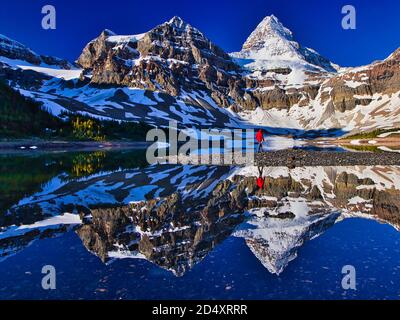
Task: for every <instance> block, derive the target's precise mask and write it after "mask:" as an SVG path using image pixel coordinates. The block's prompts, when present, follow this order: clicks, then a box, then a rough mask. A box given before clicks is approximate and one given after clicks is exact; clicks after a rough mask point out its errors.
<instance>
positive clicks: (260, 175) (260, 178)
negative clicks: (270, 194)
mask: <svg viewBox="0 0 400 320" xmlns="http://www.w3.org/2000/svg"><path fill="white" fill-rule="evenodd" d="M263 171H264V168H263V167H258V178H257V186H258V188H259V189H260V190H262V189H263V188H264V184H265V179H264V178H263Z"/></svg>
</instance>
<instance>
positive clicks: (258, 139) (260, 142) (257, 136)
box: [256, 129, 265, 152]
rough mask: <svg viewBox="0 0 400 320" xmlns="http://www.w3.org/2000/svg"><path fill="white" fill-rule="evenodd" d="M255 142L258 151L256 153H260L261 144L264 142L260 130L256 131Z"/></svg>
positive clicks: (262, 133)
mask: <svg viewBox="0 0 400 320" xmlns="http://www.w3.org/2000/svg"><path fill="white" fill-rule="evenodd" d="M256 140H257V142H258V150H257V152H260V151H262V144H263V142H264V141H265V139H264V132H263V130H262V129H260V130H258V132H257V134H256Z"/></svg>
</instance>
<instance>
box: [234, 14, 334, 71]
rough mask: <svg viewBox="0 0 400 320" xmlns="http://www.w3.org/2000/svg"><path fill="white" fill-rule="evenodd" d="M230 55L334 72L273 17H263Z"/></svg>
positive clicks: (330, 64) (327, 61)
mask: <svg viewBox="0 0 400 320" xmlns="http://www.w3.org/2000/svg"><path fill="white" fill-rule="evenodd" d="M232 55H233V56H234V57H236V58H242V59H254V60H264V61H287V62H288V64H291V63H293V62H296V63H297V62H300V63H301V64H304V63H305V64H310V65H313V66H315V67H317V68H320V69H321V68H322V69H323V70H325V71H328V72H335V67H334V66H333V64H332V63H331V62H330V61H329V60H327V59H325V58H324V57H322V56H321V55H320V54H318V53H317V52H316V51H315V50H313V49H309V48H306V47H302V46H301V45H300V44H299V43H298V42H296V41H295V39H294V36H293V33H292V31H290V30H289V29H288V28H286V27H285V26H284V25H283V24H282V23H281V22H280V21H279V19H278V18H277V17H276V16H274V15H271V16H267V17H265V18H264V19H263V20H262V21H261V22H260V24H259V25H258V26H257V27H256V29H255V30H254V31H253V32H252V33H251V34H250V36H249V37H248V38H247V40H246V41H245V43H244V45H243V47H242V50H241V51H240V52H237V53H233V54H232Z"/></svg>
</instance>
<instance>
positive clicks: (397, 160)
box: [256, 150, 400, 167]
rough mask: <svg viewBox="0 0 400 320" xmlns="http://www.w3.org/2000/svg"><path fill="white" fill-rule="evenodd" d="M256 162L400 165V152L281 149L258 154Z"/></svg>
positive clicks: (295, 164)
mask: <svg viewBox="0 0 400 320" xmlns="http://www.w3.org/2000/svg"><path fill="white" fill-rule="evenodd" d="M256 164H257V165H259V166H266V167H268V166H289V167H304V166H356V165H363V166H374V165H400V153H395V152H393V153H392V152H334V151H329V152H327V151H304V150H281V151H273V152H263V153H259V154H257V155H256Z"/></svg>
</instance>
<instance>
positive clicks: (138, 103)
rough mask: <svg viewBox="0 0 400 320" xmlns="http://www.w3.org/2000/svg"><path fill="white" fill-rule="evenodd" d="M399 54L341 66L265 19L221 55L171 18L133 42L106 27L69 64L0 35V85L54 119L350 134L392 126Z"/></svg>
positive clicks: (396, 114) (399, 91) (274, 21)
mask: <svg viewBox="0 0 400 320" xmlns="http://www.w3.org/2000/svg"><path fill="white" fill-rule="evenodd" d="M399 63H400V61H399V51H396V52H394V53H393V54H392V55H391V56H390V57H388V58H387V59H386V60H384V61H380V62H375V63H372V64H371V65H368V66H364V67H357V68H340V67H339V66H337V65H335V64H333V63H332V62H330V61H329V60H328V59H326V58H324V57H323V56H322V55H320V54H319V53H317V52H316V51H315V50H313V49H309V48H306V47H304V46H302V45H301V44H299V43H298V42H296V40H295V37H294V35H293V33H292V32H291V31H290V30H289V29H287V28H286V27H285V26H284V25H283V24H282V23H281V22H280V21H279V20H278V19H277V18H276V17H275V16H268V17H266V18H265V19H264V20H263V21H262V22H261V23H260V24H259V25H258V26H257V28H256V29H255V30H254V32H252V34H251V35H250V36H249V38H248V39H247V40H246V42H245V43H244V45H243V48H242V50H241V51H240V52H236V53H232V54H231V55H228V54H227V53H225V52H224V51H223V50H222V49H220V48H219V47H218V46H216V45H215V44H213V43H212V42H211V41H210V40H209V39H207V37H206V36H205V35H204V34H203V33H201V32H200V31H199V30H197V29H196V28H194V27H193V26H191V25H190V24H188V23H187V22H185V21H183V20H182V19H181V18H179V17H174V18H172V19H171V20H170V21H167V22H165V23H163V24H161V25H159V26H156V27H155V28H153V29H152V30H150V31H148V32H145V33H143V34H138V35H129V36H120V35H116V34H115V33H114V32H112V31H110V30H104V31H103V32H102V33H101V34H100V36H99V37H97V38H96V39H94V40H92V41H90V42H89V43H88V45H87V46H86V47H85V48H84V49H83V51H82V54H81V55H80V57H79V58H78V60H77V65H78V66H79V68H76V67H75V66H73V65H72V64H68V63H67V62H65V61H63V60H60V59H57V58H51V57H46V56H39V55H37V54H36V53H34V52H33V51H32V50H30V49H28V48H27V47H25V46H23V45H22V44H20V43H18V42H16V41H14V40H11V39H9V38H6V37H4V36H1V37H0V79H3V80H6V81H7V82H8V83H9V84H10V85H11V86H12V87H14V88H16V89H18V90H20V91H21V92H22V93H23V94H24V95H26V96H29V97H31V98H33V99H36V100H38V101H40V102H42V103H43V105H44V107H46V108H48V109H49V110H51V111H53V112H54V113H55V114H57V113H60V112H61V111H66V110H68V111H72V112H85V113H89V114H92V115H93V116H96V117H100V118H112V119H117V120H125V121H143V122H147V123H149V124H152V125H157V126H168V123H169V121H170V120H175V121H177V122H178V123H179V125H180V126H182V127H192V126H197V127H202V126H203V127H211V126H214V127H243V126H254V125H260V126H264V127H268V128H270V130H271V131H273V130H274V128H276V129H279V128H285V129H289V130H303V131H307V130H320V131H321V130H327V129H341V130H342V131H343V132H358V131H361V130H363V131H365V130H372V129H375V128H388V127H397V126H400V120H399V112H400V111H399V105H400V96H399V95H400V88H399V81H398V80H399Z"/></svg>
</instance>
